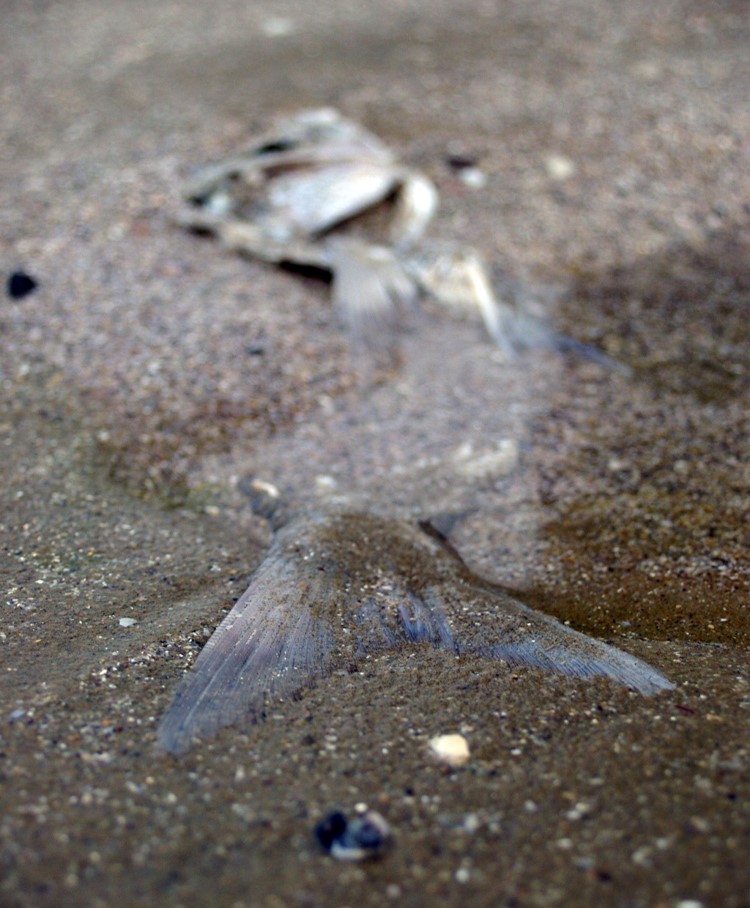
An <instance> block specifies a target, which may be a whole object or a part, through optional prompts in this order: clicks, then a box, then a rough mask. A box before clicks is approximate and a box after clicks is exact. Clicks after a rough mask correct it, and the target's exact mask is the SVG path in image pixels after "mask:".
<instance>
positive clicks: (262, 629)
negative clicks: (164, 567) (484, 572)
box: [158, 505, 672, 754]
mask: <svg viewBox="0 0 750 908" xmlns="http://www.w3.org/2000/svg"><path fill="white" fill-rule="evenodd" d="M281 513H283V512H281ZM283 520H286V521H287V522H283V521H282V525H280V526H279V522H278V519H277V520H276V521H274V522H275V523H276V526H277V531H276V535H275V538H274V542H273V544H272V546H271V549H270V551H269V552H268V555H267V556H266V558H265V559H264V561H263V562H262V563H261V565H260V566H259V568H258V569H257V571H256V572H255V574H254V575H253V577H252V579H251V581H250V586H249V587H248V589H247V591H246V592H245V593H244V595H243V596H242V597H241V598H240V599H239V600H238V602H237V604H236V605H235V606H234V608H233V609H232V611H231V612H230V613H229V615H227V617H226V618H225V619H224V621H223V622H222V624H221V625H220V626H219V627H218V629H217V630H216V631H215V633H214V635H213V636H212V637H211V639H210V640H209V641H208V643H207V644H206V646H205V647H204V648H203V650H202V651H201V653H200V655H199V657H198V659H197V661H196V664H195V666H194V668H193V669H192V671H190V672H188V674H187V675H186V676H185V678H184V679H183V681H182V684H181V686H180V688H179V689H178V691H177V694H176V696H175V699H174V701H173V703H172V705H171V706H170V708H169V710H168V711H167V713H166V715H165V717H164V719H163V720H162V723H161V725H160V728H159V732H158V738H159V743H160V746H161V747H162V748H163V749H164V750H166V751H169V752H171V753H176V754H179V753H182V752H184V751H186V750H187V749H188V748H189V747H190V746H191V744H192V743H193V742H194V741H195V740H197V739H200V738H207V737H211V736H213V735H215V734H216V733H217V732H218V731H219V729H221V728H222V727H224V726H227V725H232V724H235V723H236V722H238V721H241V720H243V719H248V718H251V717H255V718H258V717H260V716H262V715H263V712H264V709H265V707H266V704H267V703H270V702H272V701H273V700H278V699H280V698H284V697H288V696H290V695H292V694H294V693H295V692H297V691H299V690H301V689H303V688H304V687H306V686H309V685H310V683H311V682H313V681H314V680H315V679H316V678H319V677H321V676H322V675H324V674H328V673H330V672H332V671H334V670H336V669H339V668H344V667H346V666H348V665H351V664H356V663H357V662H358V661H360V660H366V659H367V658H368V657H369V656H371V655H372V654H375V653H378V652H382V651H383V650H385V649H389V648H395V647H407V646H412V647H414V646H419V645H429V646H433V647H436V648H437V649H440V650H444V651H446V652H448V653H451V654H453V655H454V656H455V657H459V658H460V657H461V655H462V654H476V655H479V656H484V657H486V658H488V659H500V660H503V661H505V662H506V663H508V664H509V665H511V666H529V667H532V668H538V669H542V670H546V671H549V672H554V673H558V674H562V675H568V676H572V677H579V678H586V677H594V676H603V677H607V678H610V679H612V680H613V681H615V682H616V683H618V684H622V685H625V686H627V687H630V688H633V689H635V690H637V691H640V692H641V693H643V694H655V693H657V692H659V691H661V690H666V689H669V688H671V687H672V684H671V683H670V682H669V681H668V680H667V679H666V678H665V677H664V676H663V675H661V674H660V673H659V672H657V671H656V670H655V669H653V668H651V667H650V666H648V665H646V664H645V663H644V662H642V661H640V660H639V659H636V658H635V657H634V656H631V655H629V654H627V653H624V652H621V651H619V650H617V649H614V648H613V647H611V646H608V645H606V644H604V643H601V642H600V641H598V640H594V639H592V638H590V637H587V636H585V635H584V634H581V633H578V632H577V631H574V630H571V629H570V628H568V627H565V626H564V625H562V624H560V623H559V622H558V621H556V620H555V619H554V618H551V617H549V616H547V615H543V614H540V613H539V612H535V611H534V610H532V609H530V608H529V607H528V606H526V605H523V604H522V603H520V602H518V601H517V600H515V599H513V598H511V597H510V596H509V595H508V594H507V593H505V592H504V591H503V590H502V589H501V588H500V587H498V586H497V585H496V584H493V583H491V582H490V581H487V580H484V579H482V578H481V577H479V576H477V575H476V574H474V573H473V572H472V571H471V570H470V569H469V568H468V567H467V566H466V564H464V562H463V561H462V559H461V557H460V555H459V554H458V552H456V550H455V549H454V548H453V546H452V545H451V544H450V542H449V541H448V540H447V539H446V538H445V537H444V535H443V534H442V533H441V532H440V531H439V530H438V529H437V528H436V527H435V526H433V524H431V523H430V522H428V521H422V522H410V521H406V520H392V519H388V518H385V517H380V516H377V515H375V514H373V513H369V512H361V511H354V510H349V509H347V508H346V507H344V506H340V505H337V506H336V507H333V508H330V509H327V510H326V509H320V508H316V509H315V510H310V511H307V510H303V511H300V512H298V513H296V514H294V513H293V514H292V515H291V516H290V515H284V518H283Z"/></svg>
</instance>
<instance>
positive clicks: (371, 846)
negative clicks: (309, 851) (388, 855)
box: [315, 809, 391, 861]
mask: <svg viewBox="0 0 750 908" xmlns="http://www.w3.org/2000/svg"><path fill="white" fill-rule="evenodd" d="M315 837H316V838H317V840H318V842H319V843H320V845H321V847H322V848H323V850H324V851H325V852H327V853H328V854H330V855H331V857H334V858H337V859H338V860H339V861H364V860H366V859H367V858H375V857H379V856H380V855H381V854H382V852H383V849H384V848H385V847H386V845H387V844H388V842H389V841H390V838H391V830H390V827H389V826H388V823H387V822H386V821H385V819H384V818H383V817H382V816H381V815H380V814H379V813H377V812H376V811H374V810H367V809H365V810H364V812H362V813H361V815H360V816H357V817H355V818H354V819H353V820H348V819H347V818H346V816H345V814H343V813H342V812H341V811H340V810H335V811H334V812H333V813H330V814H329V815H328V816H327V817H326V818H325V819H323V820H321V821H320V823H318V825H317V826H316V827H315Z"/></svg>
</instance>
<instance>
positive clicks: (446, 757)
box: [427, 735, 471, 769]
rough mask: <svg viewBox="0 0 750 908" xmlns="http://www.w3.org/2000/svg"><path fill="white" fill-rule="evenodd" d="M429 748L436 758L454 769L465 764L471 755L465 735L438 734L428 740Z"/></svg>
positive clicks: (432, 755) (431, 754)
mask: <svg viewBox="0 0 750 908" xmlns="http://www.w3.org/2000/svg"><path fill="white" fill-rule="evenodd" d="M427 750H428V752H429V754H430V756H431V757H432V758H433V759H434V760H437V761H438V762H439V763H443V764H445V765H446V766H450V767H451V768H452V769H457V768H458V767H459V766H465V765H466V763H468V762H469V757H470V755H471V754H470V752H469V742H468V741H467V740H466V738H464V736H463V735H436V736H435V737H434V738H431V739H430V740H429V741H428V742H427Z"/></svg>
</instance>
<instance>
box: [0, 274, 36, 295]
mask: <svg viewBox="0 0 750 908" xmlns="http://www.w3.org/2000/svg"><path fill="white" fill-rule="evenodd" d="M38 286H39V285H38V284H37V282H36V281H35V280H34V278H33V277H32V276H31V275H30V274H26V272H25V271H14V272H13V273H12V274H10V275H8V284H7V291H8V296H9V297H10V298H11V299H12V300H22V299H23V298H24V297H25V296H28V295H29V294H30V293H33V292H34V291H35V290H36V288H37V287H38Z"/></svg>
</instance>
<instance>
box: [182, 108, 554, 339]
mask: <svg viewBox="0 0 750 908" xmlns="http://www.w3.org/2000/svg"><path fill="white" fill-rule="evenodd" d="M477 173H478V172H477ZM186 200H187V202H188V205H187V206H186V207H185V208H184V210H183V212H182V214H181V215H180V218H179V221H180V223H181V224H183V225H184V226H186V227H188V228H191V229H193V230H198V231H201V232H207V233H211V234H214V235H215V236H216V237H217V238H218V239H219V240H220V241H221V242H222V243H223V244H224V245H225V246H227V247H228V248H230V249H234V250H237V251H239V252H242V253H245V254H247V255H250V256H252V257H254V258H258V259H261V260H263V261H266V262H271V263H276V264H285V263H287V264H293V265H297V266H307V267H312V268H316V269H320V270H323V271H327V272H329V273H331V274H332V276H333V298H334V303H335V307H336V309H337V311H338V312H339V313H340V315H341V316H342V319H343V321H344V322H345V324H346V325H347V327H348V328H349V330H350V332H351V333H352V335H353V336H354V338H355V339H357V340H358V341H364V342H365V343H367V344H368V345H372V344H375V345H378V344H379V345H383V344H384V340H383V339H384V338H385V345H386V346H387V345H389V344H390V342H391V341H392V340H393V338H394V336H395V334H396V331H395V330H394V329H396V328H397V327H398V323H399V316H400V315H401V312H402V310H404V309H405V308H409V306H410V305H411V304H412V303H413V302H414V300H415V299H416V298H417V297H418V296H419V295H426V296H430V297H432V298H434V299H436V300H437V301H438V302H440V303H443V304H445V305H446V306H447V307H449V308H451V309H454V310H456V309H458V310H469V311H471V312H474V313H477V314H478V315H480V316H481V318H482V319H483V321H484V324H485V327H486V329H487V332H488V333H489V335H490V336H491V337H492V339H493V340H494V341H495V342H496V343H497V344H499V345H500V347H501V348H502V349H503V350H505V351H506V352H509V353H513V352H515V351H516V350H517V349H521V348H523V347H527V346H529V345H536V344H537V342H538V340H539V336H538V335H539V328H538V326H537V327H536V328H535V327H534V325H533V323H532V322H531V320H530V319H528V317H526V316H522V315H520V313H519V312H518V311H517V310H516V309H515V308H514V307H513V306H511V305H509V304H508V303H506V302H504V301H502V300H500V299H498V298H497V296H496V294H495V291H494V289H493V286H492V283H491V280H490V277H489V274H488V271H487V268H486V266H485V265H484V263H483V261H482V258H481V256H480V255H479V253H477V252H476V251H475V250H472V249H468V248H461V247H453V248H447V249H445V248H442V249H436V248H434V247H431V246H430V245H429V244H428V243H426V242H425V241H424V234H425V231H426V228H427V226H428V224H429V222H430V221H431V220H432V218H433V216H434V214H435V212H436V210H437V206H438V193H437V189H436V187H435V185H434V184H433V182H432V181H431V180H430V179H429V178H428V177H427V176H425V175H424V174H423V173H420V172H419V171H417V170H415V169H413V168H411V167H408V166H406V165H405V164H403V163H401V162H400V161H399V160H398V159H397V158H396V156H395V155H394V154H393V152H392V151H391V150H390V149H389V148H388V147H387V146H386V145H384V144H383V143H382V142H381V141H380V139H378V138H377V136H375V135H373V134H372V133H370V132H368V131H367V130H366V129H364V128H363V127H362V126H360V125H359V124H357V123H354V122H353V121H351V120H348V119H347V118H346V117H344V116H342V114H340V113H339V112H338V111H336V110H334V109H332V108H320V109H315V110H303V111H300V112H298V113H297V114H294V115H292V116H289V117H286V118H283V119H280V120H279V121H278V122H277V124H276V126H275V128H273V129H272V130H271V131H270V132H269V133H268V134H266V135H264V136H261V137H259V138H258V139H257V140H256V141H255V142H254V143H253V144H252V145H251V146H250V147H249V148H248V149H247V150H246V151H245V152H243V153H241V154H239V155H237V156H236V157H233V158H231V159H230V160H228V161H225V162H224V163H222V164H218V165H216V166H213V167H209V168H206V169H205V170H203V171H202V172H201V173H199V174H198V176H197V177H196V179H195V180H194V181H193V182H192V183H191V185H190V186H189V187H188V189H187V192H186ZM546 336H547V335H546V334H545V337H546Z"/></svg>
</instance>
